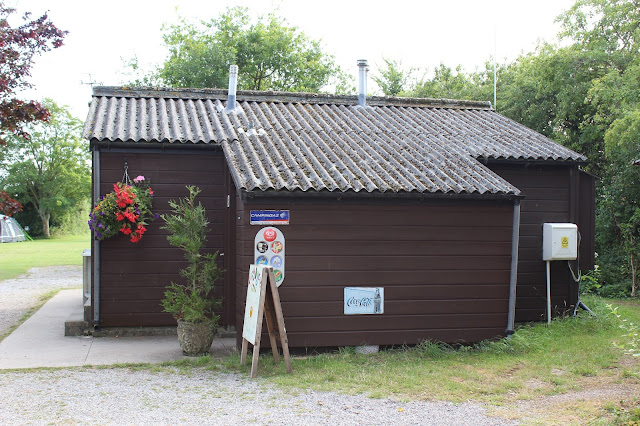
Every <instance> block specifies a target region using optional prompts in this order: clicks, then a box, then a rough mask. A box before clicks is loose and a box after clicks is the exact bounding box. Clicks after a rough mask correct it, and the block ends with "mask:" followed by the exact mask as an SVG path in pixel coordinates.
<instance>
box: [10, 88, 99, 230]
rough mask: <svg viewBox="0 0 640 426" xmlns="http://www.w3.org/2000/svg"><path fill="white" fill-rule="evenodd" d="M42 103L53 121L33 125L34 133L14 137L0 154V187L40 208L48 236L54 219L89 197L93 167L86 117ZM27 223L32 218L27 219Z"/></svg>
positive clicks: (28, 203) (41, 220) (26, 202)
mask: <svg viewBox="0 0 640 426" xmlns="http://www.w3.org/2000/svg"><path fill="white" fill-rule="evenodd" d="M43 105H44V106H45V107H46V108H47V109H48V110H49V111H50V112H51V118H50V120H49V122H46V123H37V124H30V125H29V126H28V132H29V133H30V134H31V138H29V139H25V138H23V137H19V136H12V137H10V138H9V139H8V141H7V146H6V148H5V150H3V153H2V155H0V166H2V168H4V170H6V173H5V174H1V173H0V187H4V188H5V189H6V190H7V192H9V193H10V194H12V195H13V194H15V198H16V199H17V200H18V201H20V202H21V203H22V204H23V206H25V209H26V208H28V206H32V207H33V209H34V211H35V212H37V214H38V217H39V220H40V223H41V229H42V235H44V236H45V237H46V238H48V237H49V236H50V231H49V225H50V221H51V218H52V217H53V218H54V221H56V220H58V219H56V218H61V217H62V216H64V215H65V214H66V213H67V212H70V211H75V210H77V208H78V206H80V205H82V204H83V203H84V202H86V200H87V199H88V198H89V197H90V194H91V189H90V186H91V171H90V164H89V150H88V147H87V142H86V141H84V140H82V138H81V129H82V122H81V121H80V120H78V119H77V118H75V117H73V116H72V115H71V113H70V112H69V111H68V109H67V108H66V107H61V106H58V105H57V104H56V103H55V102H53V101H52V100H50V99H45V100H44V101H43ZM23 225H25V226H26V225H29V226H31V224H30V223H28V222H27V223H23Z"/></svg>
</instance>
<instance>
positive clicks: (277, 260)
mask: <svg viewBox="0 0 640 426" xmlns="http://www.w3.org/2000/svg"><path fill="white" fill-rule="evenodd" d="M271 266H273V267H274V268H280V267H282V257H280V256H273V257H272V258H271Z"/></svg>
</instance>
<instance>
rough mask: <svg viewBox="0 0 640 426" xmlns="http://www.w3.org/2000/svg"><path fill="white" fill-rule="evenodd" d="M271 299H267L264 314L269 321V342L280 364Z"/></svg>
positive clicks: (275, 359) (275, 358) (276, 360)
mask: <svg viewBox="0 0 640 426" xmlns="http://www.w3.org/2000/svg"><path fill="white" fill-rule="evenodd" d="M271 305H272V303H271V299H270V298H269V297H267V299H266V300H265V304H264V314H265V317H266V319H267V330H268V331H269V342H270V343H271V352H273V360H274V361H275V362H276V364H277V363H279V362H280V356H279V355H278V343H277V341H276V335H277V334H278V332H277V331H276V330H275V326H276V324H275V321H274V318H273V314H274V312H273V307H272V306H271Z"/></svg>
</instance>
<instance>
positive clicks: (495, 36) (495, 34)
mask: <svg viewBox="0 0 640 426" xmlns="http://www.w3.org/2000/svg"><path fill="white" fill-rule="evenodd" d="M497 28H498V26H497V25H496V26H494V27H493V109H495V110H496V111H497V110H498V108H497V107H496V99H497V97H498V94H497V91H498V73H497V70H496V55H497V52H498V48H497V44H498V41H497V40H498V29H497Z"/></svg>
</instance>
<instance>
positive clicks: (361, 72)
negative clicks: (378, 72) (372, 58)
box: [358, 59, 369, 106]
mask: <svg viewBox="0 0 640 426" xmlns="http://www.w3.org/2000/svg"><path fill="white" fill-rule="evenodd" d="M367 71H369V64H368V63H367V60H366V59H358V105H360V106H366V105H367Z"/></svg>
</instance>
